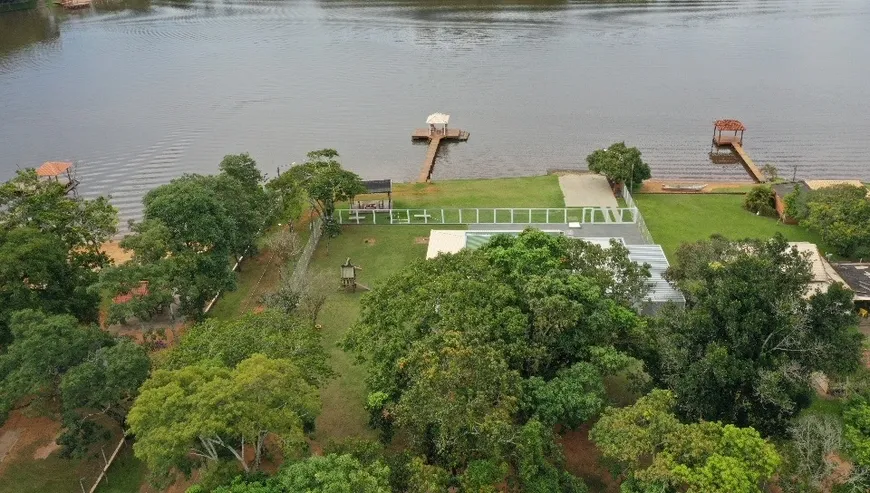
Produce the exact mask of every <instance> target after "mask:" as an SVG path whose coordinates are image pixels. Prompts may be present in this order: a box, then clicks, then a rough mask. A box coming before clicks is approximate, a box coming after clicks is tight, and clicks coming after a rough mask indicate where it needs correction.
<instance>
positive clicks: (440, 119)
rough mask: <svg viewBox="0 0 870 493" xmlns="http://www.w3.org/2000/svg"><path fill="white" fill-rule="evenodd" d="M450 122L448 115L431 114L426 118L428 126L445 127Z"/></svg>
mask: <svg viewBox="0 0 870 493" xmlns="http://www.w3.org/2000/svg"><path fill="white" fill-rule="evenodd" d="M449 121H450V115H448V114H446V113H432V114H431V115H429V117H428V118H426V123H427V124H429V125H447V123H448V122H449Z"/></svg>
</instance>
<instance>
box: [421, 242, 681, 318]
mask: <svg viewBox="0 0 870 493" xmlns="http://www.w3.org/2000/svg"><path fill="white" fill-rule="evenodd" d="M545 232H546V233H549V234H562V232H561V231H545ZM496 234H507V235H512V236H516V235H518V234H520V231H519V230H517V231H461V230H434V229H433V230H432V231H431V232H430V236H429V250H428V252H427V254H426V258H433V257H435V256H437V255H438V254H439V253H456V252H458V251H460V250H461V249H462V248H470V249H472V250H474V249H477V248H480V247H481V246H482V245H484V244H486V243H487V242H488V241H489V240H490V238H492V236H493V235H496ZM577 239H580V240H584V241H587V242H589V243H594V244H596V245H600V246H601V247H604V248H607V247H609V246H610V240H611V239H616V240H618V241H620V242H622V243H623V244H625V241H624V240H623V239H622V238H577ZM625 247H626V248H627V249H628V258H630V259H631V260H632V261H633V262H637V263H639V264H644V263H646V264H649V266H650V284H651V287H650V291H649V293H648V294H647V300H646V301H649V302H653V303H664V302H666V301H673V302H674V303H680V304H683V303H685V302H686V298H685V297H683V294H682V293H680V292H679V291H678V290H677V289H676V288H674V287H673V286H671V285H670V283H668V281H666V280H665V278H664V277H663V274H664V273H665V270H667V268H668V267H670V265H671V264H670V263H668V259H667V257H665V252H664V250H662V247H661V246H659V245H625Z"/></svg>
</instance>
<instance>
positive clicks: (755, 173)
mask: <svg viewBox="0 0 870 493" xmlns="http://www.w3.org/2000/svg"><path fill="white" fill-rule="evenodd" d="M731 148H732V149H734V152H736V153H737V155H738V156H740V160H741V161H743V166H744V167H745V168H746V171H748V172H749V175H750V176H751V177H752V179H753V180H755V183H764V182H765V181H767V179H765V177H764V173H762V172H761V170H760V169H758V166H756V165H755V162H754V161H753V160H752V159H750V158H749V154H746V151H744V150H743V145H742V144H739V143H737V142H732V143H731Z"/></svg>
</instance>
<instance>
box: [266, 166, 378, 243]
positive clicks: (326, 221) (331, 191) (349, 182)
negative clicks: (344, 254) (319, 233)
mask: <svg viewBox="0 0 870 493" xmlns="http://www.w3.org/2000/svg"><path fill="white" fill-rule="evenodd" d="M285 175H287V176H286V178H284V180H287V181H289V182H291V183H293V184H294V186H289V185H285V186H283V187H282V188H283V189H291V188H296V189H299V190H302V191H304V193H305V194H306V195H307V197H308V200H309V202H310V203H311V207H313V208H314V210H315V211H317V214H318V215H319V216H320V218H321V219H322V220H323V228H324V229H323V230H324V232H326V233H327V234H329V235H331V236H335V235H337V234H339V233H340V232H341V229H340V228H339V227H338V224H337V222H336V220H335V217H334V214H335V207H336V204H338V203H339V202H341V201H345V200H350V199H352V198H353V197H354V196H356V195H359V194H361V193H365V191H366V188H365V186H363V183H362V180H361V179H360V177H359V175H357V174H356V173H354V172H352V171H348V170H345V169H343V168H342V167H341V163H340V162H339V161H338V152H337V151H335V150H334V149H320V150H316V151H311V152H309V153H308V160H307V161H306V162H305V163H303V164H300V165H297V166H293V167H292V168H290V170H288V171H287V172H286V173H285Z"/></svg>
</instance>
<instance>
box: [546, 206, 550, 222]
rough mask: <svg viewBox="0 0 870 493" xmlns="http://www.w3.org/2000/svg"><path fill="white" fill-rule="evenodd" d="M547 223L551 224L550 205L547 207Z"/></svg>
mask: <svg viewBox="0 0 870 493" xmlns="http://www.w3.org/2000/svg"><path fill="white" fill-rule="evenodd" d="M546 224H550V208H549V207H547V219H546Z"/></svg>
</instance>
